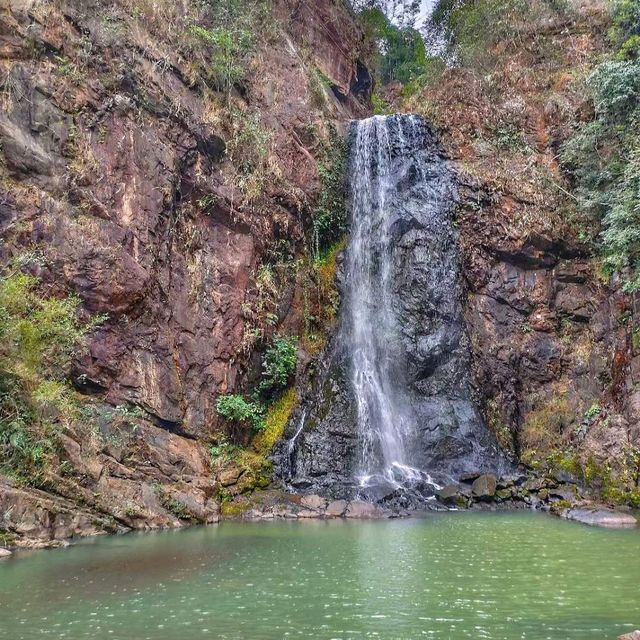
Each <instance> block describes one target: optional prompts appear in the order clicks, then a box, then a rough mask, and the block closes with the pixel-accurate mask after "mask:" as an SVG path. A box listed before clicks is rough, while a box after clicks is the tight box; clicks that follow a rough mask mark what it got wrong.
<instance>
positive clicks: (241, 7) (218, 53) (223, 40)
mask: <svg viewBox="0 0 640 640" xmlns="http://www.w3.org/2000/svg"><path fill="white" fill-rule="evenodd" d="M203 17H204V18H206V22H207V24H211V25H213V26H211V27H209V26H203V25H201V24H192V25H191V26H190V27H189V32H190V34H191V36H193V37H194V38H195V39H196V40H197V41H199V42H201V43H203V44H204V45H205V46H206V47H207V49H208V50H209V54H210V59H209V66H208V73H209V80H210V81H211V82H212V83H213V85H214V86H215V88H216V89H218V90H219V91H224V93H225V94H226V95H227V100H229V98H230V96H231V92H232V90H233V88H234V87H235V86H236V85H240V84H242V82H243V81H244V79H245V77H246V74H247V72H248V65H249V62H250V60H251V57H252V56H253V55H254V53H255V51H256V48H257V45H258V33H261V34H262V33H264V32H265V30H266V29H267V26H268V25H269V24H270V23H271V20H270V9H269V7H268V5H267V3H265V2H256V1H252V0H223V1H221V2H212V3H208V7H207V11H206V12H205V14H204V16H203Z"/></svg>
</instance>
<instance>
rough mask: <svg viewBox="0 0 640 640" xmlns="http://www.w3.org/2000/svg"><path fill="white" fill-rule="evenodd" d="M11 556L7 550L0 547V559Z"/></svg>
mask: <svg viewBox="0 0 640 640" xmlns="http://www.w3.org/2000/svg"><path fill="white" fill-rule="evenodd" d="M11 555H13V554H12V553H11V551H9V549H3V548H2V547H0V558H8V557H9V556H11Z"/></svg>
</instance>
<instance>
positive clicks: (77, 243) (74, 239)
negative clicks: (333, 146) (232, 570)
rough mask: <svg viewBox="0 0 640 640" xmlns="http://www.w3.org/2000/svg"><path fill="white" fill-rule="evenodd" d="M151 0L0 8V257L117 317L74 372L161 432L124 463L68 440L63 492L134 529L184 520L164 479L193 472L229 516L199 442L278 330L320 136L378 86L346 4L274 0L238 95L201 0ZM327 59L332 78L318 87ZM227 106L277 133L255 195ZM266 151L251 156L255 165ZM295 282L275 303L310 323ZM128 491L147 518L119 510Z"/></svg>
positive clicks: (197, 507)
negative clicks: (275, 289) (270, 309)
mask: <svg viewBox="0 0 640 640" xmlns="http://www.w3.org/2000/svg"><path fill="white" fill-rule="evenodd" d="M143 4H144V7H143V10H144V12H146V13H144V14H143V15H140V11H141V9H140V7H139V6H138V5H136V7H137V8H136V9H135V11H134V9H133V8H132V7H131V6H130V5H131V3H129V2H127V1H126V0H122V1H119V2H116V3H111V2H104V1H102V0H90V1H89V2H86V1H84V0H83V1H80V0H65V1H63V2H59V3H55V4H46V6H45V5H41V4H40V3H36V2H33V1H32V0H23V1H21V2H14V3H12V4H11V8H10V9H9V10H8V11H5V12H3V13H2V15H0V52H1V54H2V62H1V63H0V66H1V68H0V72H1V77H2V78H3V84H2V86H4V87H7V88H8V89H7V90H6V91H4V92H3V94H2V96H1V99H2V109H1V111H0V146H1V149H2V152H1V154H2V162H1V163H0V174H1V176H0V177H1V178H2V179H1V180H0V231H1V232H2V235H3V242H2V243H0V261H2V262H6V261H8V260H10V259H11V258H12V257H16V256H19V255H23V254H25V253H26V252H30V254H31V255H35V256H37V259H36V260H33V261H32V266H31V267H30V268H31V270H32V271H33V272H34V273H35V275H38V276H39V277H40V278H41V280H42V283H43V288H46V290H47V291H48V293H49V294H50V295H56V294H60V295H65V294H68V293H74V294H77V295H78V296H79V297H80V298H81V300H82V305H83V309H84V311H86V312H87V313H88V314H91V315H97V314H107V315H108V320H107V321H106V322H105V323H104V324H103V325H102V326H101V327H100V329H99V330H97V331H95V332H94V333H93V334H92V336H91V338H90V341H89V348H88V352H87V353H86V354H84V355H81V356H80V355H79V357H78V360H77V362H76V364H75V371H74V383H75V384H76V386H77V388H78V390H79V391H81V392H82V393H86V394H91V395H92V396H94V397H95V398H96V399H97V400H98V401H100V402H105V403H107V404H110V405H121V404H122V405H129V404H134V405H137V406H139V407H141V408H142V409H144V410H145V411H146V412H147V413H146V415H147V417H148V418H150V420H151V422H153V423H155V425H156V426H155V427H152V426H151V424H148V425H147V426H146V427H145V431H144V438H143V440H144V439H146V442H147V446H148V447H149V451H147V452H146V454H145V455H148V456H150V458H149V459H148V460H147V459H146V458H144V457H143V458H140V459H139V460H138V459H136V460H135V461H133V462H131V463H128V462H126V460H125V461H122V460H120V461H119V460H118V456H115V457H114V455H115V454H113V452H109V453H99V452H98V451H96V450H94V449H93V448H92V447H91V446H89V444H88V442H87V438H88V437H89V436H88V434H85V433H82V432H81V431H78V432H77V433H73V434H68V437H67V438H66V440H65V445H64V449H65V451H66V453H65V455H66V456H67V457H68V458H69V459H72V460H73V461H74V464H77V465H79V467H80V468H81V469H82V470H83V471H82V473H83V474H84V475H83V478H85V479H84V480H83V481H82V482H81V483H80V484H74V483H75V480H74V481H73V482H71V484H70V486H72V488H71V489H69V490H68V493H69V495H68V498H69V500H70V501H73V500H74V499H75V496H77V495H78V494H80V495H81V496H82V499H83V500H85V501H86V502H87V504H92V505H94V507H95V508H97V509H98V510H103V511H105V512H107V513H110V514H115V516H116V517H117V518H121V519H123V522H125V524H126V526H136V527H139V526H140V527H142V526H162V525H165V524H171V523H175V522H176V519H175V517H172V516H171V514H168V513H167V509H166V505H164V506H163V504H162V501H161V500H160V501H159V498H158V496H157V495H156V494H155V493H154V491H153V490H152V487H151V483H152V482H156V481H158V482H161V483H169V482H172V483H178V485H177V486H178V488H176V491H178V492H179V493H180V495H179V496H178V497H176V498H175V499H176V500H177V501H178V502H179V503H180V504H186V505H188V508H189V511H190V512H192V513H194V514H196V517H197V519H199V520H202V521H208V520H211V519H212V518H214V517H215V514H214V512H213V511H212V507H211V505H210V504H209V502H208V501H209V499H210V497H211V487H210V485H211V482H212V480H211V479H210V478H209V476H210V473H211V472H210V469H209V466H208V464H207V462H206V461H207V460H208V454H207V453H206V452H205V450H204V448H203V446H202V445H201V444H199V441H204V442H206V439H207V437H208V436H209V435H210V434H211V432H213V431H215V430H219V429H220V428H223V425H219V424H218V418H217V415H216V411H215V402H216V398H217V396H218V395H220V394H222V393H227V392H232V391H236V390H239V388H240V386H241V383H242V378H243V376H244V374H245V372H246V370H247V368H248V366H249V364H250V362H251V355H252V342H251V340H250V339H249V338H250V336H251V332H252V331H253V330H254V329H255V324H256V323H262V324H266V323H265V322H264V318H261V317H260V314H261V313H263V310H261V309H260V305H259V297H260V291H259V287H258V286H257V284H256V275H257V271H258V269H259V267H260V265H261V263H262V262H263V260H264V258H265V255H267V253H268V252H269V250H270V249H271V248H272V246H273V245H274V244H275V243H276V242H277V241H280V242H284V243H285V244H286V245H287V246H288V248H289V251H290V252H291V253H292V254H300V253H301V252H302V251H303V250H304V244H303V229H302V222H301V221H302V218H303V212H305V215H307V210H308V208H309V207H310V206H311V205H312V203H313V202H314V199H315V197H316V196H317V193H318V188H319V181H318V159H319V158H320V155H321V145H322V141H323V140H326V139H327V137H328V132H329V129H330V128H331V127H335V128H337V129H338V130H339V129H340V128H341V126H342V124H343V123H344V122H345V121H346V120H348V119H350V118H352V117H354V116H357V115H358V114H360V113H363V112H365V111H366V109H367V103H368V99H369V91H370V80H369V76H368V73H367V72H366V69H364V67H363V65H362V64H361V63H360V62H359V56H360V53H359V50H360V47H361V41H362V35H361V33H360V31H359V29H358V27H357V25H356V22H355V20H354V18H353V16H352V14H351V13H350V10H349V9H348V8H347V5H346V3H343V2H342V1H339V2H336V1H335V0H321V1H319V2H312V3H299V2H294V1H292V0H278V1H277V2H275V3H273V18H274V21H275V22H274V25H273V29H272V31H273V34H271V35H269V36H268V37H267V36H265V38H264V39H259V40H260V42H261V44H260V45H259V47H258V50H257V51H255V55H254V56H253V57H252V59H251V60H250V61H248V62H247V65H248V67H247V74H246V79H245V80H244V81H243V82H242V83H240V84H239V85H238V86H237V87H235V88H234V89H233V90H232V91H231V93H230V95H229V96H226V97H225V96H224V95H222V94H216V91H215V87H212V86H211V83H210V82H209V81H208V80H207V73H208V65H209V64H210V62H209V60H210V58H209V56H210V52H209V51H208V50H207V49H206V47H204V45H202V43H199V44H198V43H197V42H196V41H193V42H192V41H191V40H189V33H188V29H187V30H185V29H182V27H181V25H183V24H186V23H185V19H191V18H192V17H193V12H194V11H197V10H198V8H197V6H196V4H195V3H194V4H193V5H192V4H191V3H188V2H184V3H177V4H176V5H173V4H172V3H166V4H165V3H146V4H145V3H143ZM167 7H168V8H167ZM164 11H169V12H170V15H169V14H166V15H165V13H163V12H164ZM172 16H173V17H172ZM174 18H175V19H174ZM205 26H206V25H205ZM181 29H182V30H181ZM258 35H261V34H258ZM317 70H320V71H322V73H323V74H325V76H327V78H328V79H329V81H328V84H327V82H325V83H323V84H322V85H321V86H320V88H318V86H314V82H313V81H314V78H315V75H317V73H318V71H317ZM316 80H317V79H316ZM316 84H317V83H316ZM220 109H223V110H224V109H228V110H235V111H238V112H240V113H241V114H244V115H242V117H244V118H248V119H253V120H251V121H252V122H255V123H257V125H256V126H258V127H259V128H260V130H261V131H266V132H267V134H268V135H267V137H268V142H266V143H264V144H265V146H268V148H267V150H266V152H265V155H266V159H265V161H264V162H265V165H266V168H267V170H268V171H269V177H268V179H267V180H265V181H264V182H263V183H262V184H261V186H260V188H259V190H258V191H259V193H257V195H256V194H254V197H253V198H252V199H249V198H248V197H246V196H245V195H244V192H243V190H242V188H241V187H242V185H241V182H242V180H243V178H244V175H243V174H242V170H241V168H239V163H240V161H239V160H235V159H234V157H233V156H232V155H230V154H228V153H227V151H228V148H227V147H228V145H229V144H230V141H232V140H233V137H234V135H237V130H236V131H234V129H233V126H232V124H230V120H229V118H228V117H227V116H228V114H227V115H225V116H224V117H221V116H220ZM257 144H258V143H256V145H254V146H257ZM249 147H251V145H249ZM258 151H259V150H258V149H255V148H253V147H251V148H249V149H248V150H246V153H247V154H248V158H249V160H252V159H253V158H252V154H253V155H255V154H256V153H258ZM288 278H289V281H287V282H284V283H281V284H282V290H283V291H285V292H288V293H286V295H285V294H283V295H281V296H280V299H279V300H278V305H279V306H278V308H277V309H276V310H275V314H276V315H277V317H278V321H279V322H285V323H286V326H287V327H288V328H291V329H292V330H294V331H295V330H296V328H297V327H298V326H299V323H300V311H299V310H296V309H292V308H291V300H292V299H293V298H294V297H295V295H294V289H295V286H296V284H295V281H294V277H293V274H290V275H289V276H288ZM297 298H300V296H299V295H298V296H297ZM267 330H268V331H270V332H273V331H275V330H277V328H276V327H273V326H269V327H268V328H267ZM246 437H248V436H247V435H246V434H245V435H244V436H243V434H240V435H239V439H240V440H242V439H243V438H244V439H246ZM136 441H137V442H138V445H140V446H142V440H140V438H139V437H138V438H137V440H136ZM138 445H136V446H138ZM105 456H106V457H105ZM200 458H201V459H200ZM176 465H177V466H176ZM106 468H109V477H108V478H106V477H105V476H104V469H106ZM194 478H195V480H194ZM83 483H84V484H83ZM81 485H82V486H81ZM10 493H11V495H12V496H14V497H15V499H16V500H17V501H21V503H22V504H27V503H28V500H27V499H26V498H25V497H24V496H22V494H20V495H18V494H19V492H18V491H17V490H15V491H14V490H13V489H12V490H11V492H10ZM65 495H66V494H65ZM176 495H177V494H176ZM165 497H166V496H165ZM171 499H172V498H171V496H169V497H168V498H166V501H168V502H167V504H169V503H170V500H171ZM127 501H129V502H130V503H131V505H133V506H132V507H131V511H132V513H133V512H134V511H135V512H136V516H135V518H134V517H133V516H127V517H124V516H123V514H122V509H123V508H124V507H123V504H124V503H125V502H127ZM166 501H165V502H166ZM136 505H137V506H136ZM54 506H55V505H54ZM134 506H135V508H134ZM67 507H68V505H66V506H65V508H67ZM41 515H42V514H41ZM34 517H36V516H34ZM37 518H40V519H39V520H38V522H40V524H41V525H42V526H41V527H40V530H41V531H40V533H36V534H34V539H36V538H38V536H39V538H38V539H41V538H44V539H47V538H50V537H51V536H53V537H60V536H58V534H57V533H55V532H54V533H53V534H51V533H50V531H51V527H49V524H47V522H48V521H47V522H45V520H47V518H49V516H47V515H46V514H45V515H42V517H40V516H37ZM37 518H36V519H37ZM45 525H46V526H45ZM76 525H77V526H76ZM56 526H57V525H56ZM69 527H71V528H69ZM69 527H67V529H65V531H72V529H73V531H72V533H74V532H78V531H82V530H83V529H84V525H83V524H82V522H80V521H78V522H77V523H76V524H70V525H69ZM35 528H36V529H37V527H35ZM60 530H61V531H62V529H60Z"/></svg>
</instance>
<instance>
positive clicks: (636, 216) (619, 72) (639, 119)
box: [563, 0, 640, 291]
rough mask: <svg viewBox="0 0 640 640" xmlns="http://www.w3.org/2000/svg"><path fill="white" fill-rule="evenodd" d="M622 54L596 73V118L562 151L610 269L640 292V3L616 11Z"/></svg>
mask: <svg viewBox="0 0 640 640" xmlns="http://www.w3.org/2000/svg"><path fill="white" fill-rule="evenodd" d="M612 17H613V27H612V29H611V38H612V41H613V43H614V44H615V45H616V48H617V53H616V55H615V56H612V57H611V58H610V59H609V60H606V61H605V62H603V63H602V64H600V65H599V66H598V67H596V68H595V70H594V71H593V72H592V73H591V75H590V76H589V78H588V80H587V88H588V90H589V92H590V94H591V98H592V99H593V105H594V112H595V115H594V118H593V119H592V120H591V121H589V122H584V123H582V124H580V125H579V126H578V127H577V130H576V133H575V135H574V136H573V137H572V138H571V139H570V140H569V141H568V143H566V144H565V146H564V148H563V161H564V163H565V165H566V166H567V168H568V169H569V170H570V171H571V174H572V176H573V179H574V181H575V184H576V192H577V195H578V199H579V202H580V203H581V205H582V206H583V208H584V209H585V210H586V211H587V212H588V213H590V214H591V216H592V217H593V218H594V219H595V220H597V221H598V222H600V223H601V224H602V227H603V230H602V233H601V244H602V250H603V253H604V256H605V260H606V263H607V266H608V267H609V268H610V269H614V270H617V271H620V272H622V273H624V274H625V275H626V281H627V284H626V288H627V289H628V290H630V291H637V290H638V289H640V234H639V233H638V224H639V223H640V134H639V133H638V132H639V131H640V27H638V25H639V24H640V4H639V3H637V2H635V1H628V0H620V1H618V2H615V3H613V6H612Z"/></svg>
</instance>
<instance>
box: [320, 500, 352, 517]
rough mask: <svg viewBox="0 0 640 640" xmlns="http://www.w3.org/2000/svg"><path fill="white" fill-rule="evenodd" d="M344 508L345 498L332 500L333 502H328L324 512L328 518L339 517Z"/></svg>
mask: <svg viewBox="0 0 640 640" xmlns="http://www.w3.org/2000/svg"><path fill="white" fill-rule="evenodd" d="M346 510H347V501H346V500H334V501H333V502H330V503H329V506H328V507H327V510H326V511H325V513H326V515H327V516H328V517H329V518H341V517H342V516H343V515H344V513H345V511H346Z"/></svg>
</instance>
